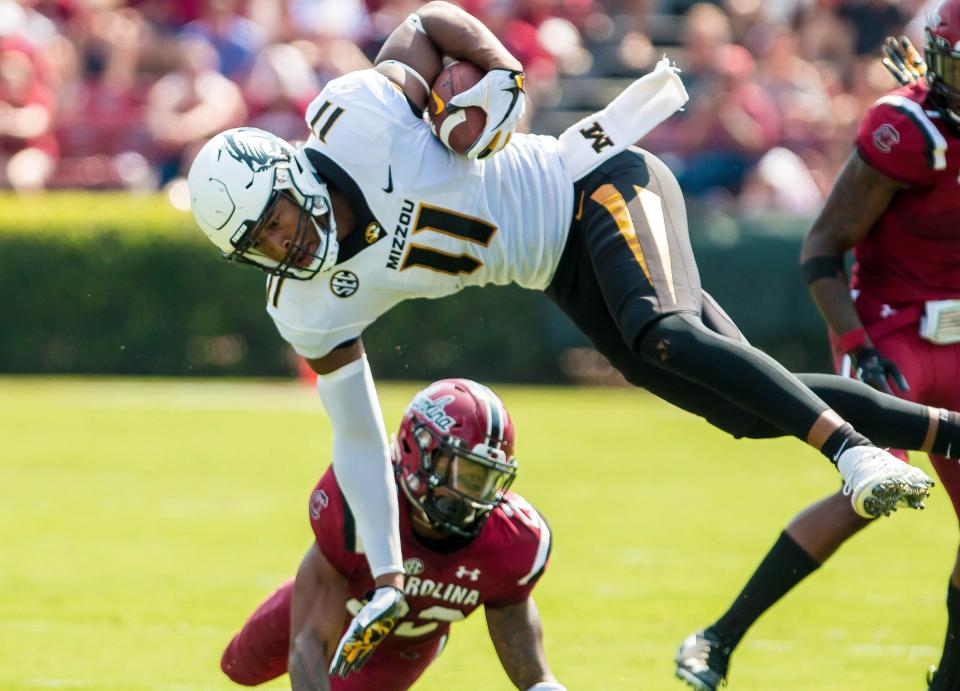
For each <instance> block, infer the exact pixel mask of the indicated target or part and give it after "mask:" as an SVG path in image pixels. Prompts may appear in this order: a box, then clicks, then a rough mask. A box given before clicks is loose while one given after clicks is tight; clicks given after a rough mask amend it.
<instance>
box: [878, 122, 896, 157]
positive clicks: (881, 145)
mask: <svg viewBox="0 0 960 691" xmlns="http://www.w3.org/2000/svg"><path fill="white" fill-rule="evenodd" d="M899 143H900V133H899V132H897V128H896V127H894V126H893V125H891V124H890V123H884V124H882V125H880V127H878V128H877V129H876V130H874V132H873V145H874V146H875V147H877V149H878V150H879V151H882V152H883V153H885V154H888V153H890V150H891V149H893V147H894V146H895V145H896V144H899Z"/></svg>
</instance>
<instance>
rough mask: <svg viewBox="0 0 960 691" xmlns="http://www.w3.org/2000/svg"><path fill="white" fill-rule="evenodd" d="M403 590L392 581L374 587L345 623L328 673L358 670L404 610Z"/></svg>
mask: <svg viewBox="0 0 960 691" xmlns="http://www.w3.org/2000/svg"><path fill="white" fill-rule="evenodd" d="M403 605H404V601H403V593H402V592H401V591H400V589H399V588H395V587H393V586H392V585H383V586H380V587H379V588H377V589H376V590H375V591H374V592H373V594H372V595H371V596H370V598H369V599H368V600H367V604H365V605H364V606H363V609H361V610H360V611H359V612H357V616H355V617H354V618H353V620H352V621H351V622H350V625H349V626H348V627H347V630H346V632H344V634H343V638H341V639H340V644H339V645H338V646H337V651H336V652H335V653H334V654H333V660H332V661H331V662H330V674H331V675H332V676H333V675H336V676H340V677H345V676H347V675H348V674H350V673H351V672H356V671H358V670H359V669H360V668H361V667H363V665H364V664H366V662H367V660H368V659H369V658H370V656H371V655H372V654H373V652H374V651H375V650H376V649H377V646H378V645H379V644H380V642H381V641H382V640H383V639H384V638H386V637H387V636H388V635H389V634H390V632H391V631H393V627H395V626H396V625H397V620H398V619H399V618H400V616H401V614H400V613H401V612H402V611H403Z"/></svg>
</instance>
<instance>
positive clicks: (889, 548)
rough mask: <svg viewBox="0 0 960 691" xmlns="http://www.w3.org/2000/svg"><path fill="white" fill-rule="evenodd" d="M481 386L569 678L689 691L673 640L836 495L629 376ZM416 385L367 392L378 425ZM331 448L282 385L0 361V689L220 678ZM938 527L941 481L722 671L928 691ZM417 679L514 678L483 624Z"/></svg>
mask: <svg viewBox="0 0 960 691" xmlns="http://www.w3.org/2000/svg"><path fill="white" fill-rule="evenodd" d="M496 388H497V389H498V391H499V393H500V394H501V396H502V397H503V398H504V400H505V401H506V403H507V405H508V406H509V408H510V410H511V411H512V413H513V416H514V418H515V420H516V422H517V427H518V457H519V459H520V463H521V469H520V474H519V477H518V480H517V482H516V484H515V489H516V490H517V491H519V492H520V493H521V494H523V495H524V496H526V497H527V498H528V499H529V500H530V501H532V502H533V503H534V504H536V505H537V506H538V507H539V508H540V509H541V510H542V511H543V513H544V514H545V515H546V516H547V518H548V519H549V520H550V522H551V524H552V527H553V529H554V533H555V548H554V554H553V560H552V562H551V566H550V568H549V569H548V570H547V573H546V575H545V577H544V579H543V580H542V581H541V583H540V585H539V586H538V588H537V590H536V591H535V594H536V597H537V601H538V603H539V605H540V609H541V612H542V614H543V618H544V621H545V626H546V633H547V652H548V655H549V658H550V661H551V664H552V666H553V669H554V671H555V673H556V674H557V676H558V678H559V679H560V680H561V681H563V682H564V683H565V684H566V685H567V686H568V688H570V689H571V690H574V689H584V690H592V689H602V690H604V691H609V690H610V689H650V690H654V691H657V690H659V689H666V690H669V689H678V690H679V689H681V688H684V687H682V685H680V683H679V682H677V681H675V680H674V679H673V677H672V675H673V668H672V656H673V653H674V649H675V647H676V645H677V643H678V642H679V641H680V639H681V638H682V637H683V636H684V635H686V634H687V633H689V632H690V631H691V630H692V629H694V628H696V627H697V626H699V625H701V624H703V623H706V622H707V621H708V620H710V619H712V618H713V617H715V616H716V615H717V614H719V613H720V611H721V609H722V608H723V607H724V606H725V604H726V603H727V601H728V600H729V599H730V598H731V597H732V596H733V595H734V594H735V593H736V591H737V590H739V588H740V586H741V585H742V583H743V582H744V581H745V579H746V578H747V576H748V575H749V574H750V572H751V571H752V570H753V568H754V566H755V565H756V563H757V561H758V560H759V559H760V557H761V556H762V554H763V553H764V552H765V551H766V549H767V548H768V547H769V545H770V544H772V542H773V540H774V539H775V538H776V536H777V533H778V532H779V530H780V529H781V527H782V525H783V524H784V523H785V521H787V520H788V519H789V518H790V517H791V516H792V515H793V514H794V513H795V512H796V511H797V510H798V509H799V508H801V507H802V506H804V505H805V503H807V502H809V501H810V500H813V499H816V498H818V497H820V496H822V495H824V494H826V493H828V492H830V491H832V490H833V489H835V488H836V487H837V482H838V477H837V475H836V473H835V472H834V471H833V470H832V469H831V468H830V466H829V465H828V464H827V462H826V461H824V460H823V459H822V458H821V457H819V455H817V454H816V453H814V452H812V451H810V450H808V449H807V448H806V447H804V446H803V445H801V444H799V443H797V442H794V441H789V440H787V441H785V440H779V441H769V442H745V441H743V442H737V441H734V440H732V439H729V438H727V437H726V436H725V435H723V434H722V433H720V432H717V431H716V430H714V429H713V428H711V427H709V426H708V425H707V424H706V423H703V422H701V421H700V420H698V419H696V418H693V417H691V416H689V415H687V414H685V413H682V412H681V411H679V410H677V409H675V408H672V407H670V406H668V405H667V404H664V403H662V402H660V401H659V400H657V399H654V398H652V397H649V396H646V395H644V394H642V393H638V392H636V391H632V390H619V389H613V390H608V389H573V388H569V389H566V388H564V389H536V388H519V387H506V386H504V387H496ZM415 389H416V386H415V385H413V384H390V385H383V386H381V399H382V403H383V405H384V410H385V413H386V419H387V424H388V427H389V428H394V427H395V425H396V423H397V421H398V420H399V414H400V411H401V410H402V408H403V405H404V404H405V403H406V401H407V399H408V398H409V396H410V395H411V394H412V393H413V392H414V391H415ZM328 453H329V427H328V425H327V422H326V419H325V416H324V415H323V412H322V409H321V408H320V403H319V401H318V400H317V399H316V395H315V394H314V393H313V392H312V391H310V390H309V389H304V388H303V387H300V386H298V385H296V384H289V383H241V382H236V383H234V382H220V381H218V382H212V381H145V380H97V379H33V378H22V379H21V378H0V488H2V490H0V689H4V690H6V689H35V688H49V687H56V688H82V689H98V690H99V689H105V690H106V689H178V690H179V689H183V690H186V689H218V688H220V689H224V688H235V687H232V685H231V684H230V683H229V682H228V681H227V680H226V678H225V677H222V676H221V674H220V670H219V656H220V652H221V650H222V648H223V646H224V645H225V643H226V642H227V641H228V640H229V639H230V637H231V636H232V635H233V633H234V631H235V630H236V629H237V628H238V627H239V626H240V624H241V623H242V622H243V620H244V619H245V617H246V616H247V614H248V613H249V612H250V611H252V608H253V607H254V606H255V605H256V604H257V603H258V602H259V601H260V599H261V598H262V597H263V596H264V595H266V594H267V593H268V592H269V591H270V590H271V589H272V588H273V587H274V586H275V585H276V584H277V583H279V582H280V581H281V580H282V579H284V578H285V577H287V576H290V575H292V574H293V572H294V570H295V568H296V565H297V563H298V561H299V558H300V556H301V555H302V553H303V551H304V549H305V548H306V546H307V544H308V543H309V540H310V539H311V533H310V529H309V525H308V522H307V513H306V506H307V498H308V494H309V491H310V489H311V488H312V486H313V483H314V482H315V481H316V478H317V477H318V476H319V474H320V472H321V471H322V470H323V468H324V467H325V466H326V464H327V462H328V458H329V457H328ZM922 464H923V467H925V468H926V469H928V470H929V467H928V465H927V464H926V460H925V459H923V461H922ZM955 525H956V522H955V518H954V517H953V513H952V511H951V510H950V507H949V502H948V500H947V497H946V495H945V493H944V492H943V490H942V488H941V487H939V486H938V487H937V488H936V489H935V492H934V496H933V498H932V501H931V502H930V508H929V509H928V510H927V511H926V512H924V513H922V514H906V513H901V514H898V515H895V516H894V517H893V518H892V519H889V520H881V521H880V522H879V525H877V526H875V527H873V528H871V529H870V530H868V531H866V532H865V533H864V534H863V535H861V536H859V537H858V538H856V539H855V540H854V541H853V542H852V543H851V544H849V545H848V546H847V547H845V548H844V549H843V550H841V551H840V552H839V553H838V554H837V556H836V557H835V558H834V560H833V561H832V562H831V563H830V564H829V565H828V566H827V567H826V568H825V569H823V570H822V572H821V573H818V574H816V575H815V576H814V577H813V578H811V579H810V581H809V582H807V583H804V584H803V585H802V586H801V587H800V588H799V589H798V590H797V592H795V593H794V594H793V595H792V596H791V597H790V598H788V599H787V600H786V601H785V602H783V603H781V604H780V605H779V606H778V607H777V608H775V609H774V610H773V611H772V612H771V613H770V614H769V615H768V616H767V617H766V618H764V619H762V620H761V621H760V623H759V624H758V625H757V626H756V627H755V628H754V629H753V630H752V631H751V632H750V634H749V635H748V637H747V639H746V640H745V642H744V645H743V646H742V648H741V650H740V651H739V653H738V655H737V656H736V658H735V659H734V663H733V667H732V673H733V674H732V683H731V686H730V688H731V689H733V690H734V691H748V690H750V689H753V690H760V689H764V690H769V689H778V690H781V691H791V690H796V691H811V690H817V691H819V690H824V691H828V690H831V691H851V690H853V689H871V691H906V690H910V689H917V690H919V689H925V688H926V687H925V685H924V684H923V674H924V671H925V669H926V666H927V665H928V664H931V663H934V662H936V659H937V658H938V657H939V650H940V645H941V643H942V636H943V630H944V626H945V619H946V615H945V611H944V607H943V600H944V597H945V592H946V582H947V576H948V573H949V570H950V567H951V565H952V563H953V559H954V554H955V549H956V538H957V535H956V529H955V527H954V526H955ZM281 682H282V683H281ZM281 682H278V683H274V684H273V685H271V686H270V688H284V687H285V686H286V680H285V679H283V680H281ZM418 688H419V689H426V690H437V691H439V690H441V689H442V690H444V691H451V690H452V691H471V690H473V689H506V688H509V683H508V682H507V679H506V677H505V675H504V674H503V672H502V671H501V670H500V667H499V664H498V662H497V660H496V657H495V656H494V653H493V650H492V648H491V646H490V645H489V643H488V642H487V641H486V638H485V630H484V627H483V618H482V617H481V616H476V617H474V618H473V619H471V620H468V621H467V622H465V623H463V624H461V625H457V626H455V627H454V630H453V636H452V641H451V645H450V647H449V648H448V649H447V651H446V652H445V653H444V655H443V656H442V658H441V659H440V660H439V661H438V662H437V664H436V665H435V666H434V667H433V668H432V669H431V670H430V671H429V672H428V673H427V675H426V676H425V677H424V679H423V680H422V681H421V683H420V684H419V686H418Z"/></svg>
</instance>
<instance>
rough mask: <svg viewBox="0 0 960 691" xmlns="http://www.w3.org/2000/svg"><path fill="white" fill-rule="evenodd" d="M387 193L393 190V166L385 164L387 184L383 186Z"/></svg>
mask: <svg viewBox="0 0 960 691" xmlns="http://www.w3.org/2000/svg"><path fill="white" fill-rule="evenodd" d="M383 191H384V192H386V193H387V194H390V193H391V192H393V166H387V186H386V187H384V188H383Z"/></svg>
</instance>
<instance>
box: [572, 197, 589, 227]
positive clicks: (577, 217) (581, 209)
mask: <svg viewBox="0 0 960 691" xmlns="http://www.w3.org/2000/svg"><path fill="white" fill-rule="evenodd" d="M585 194H586V192H581V193H580V208H579V209H577V213H576V215H575V216H574V217H573V220H574V221H579V220H580V219H581V218H583V197H584V195H585Z"/></svg>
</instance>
